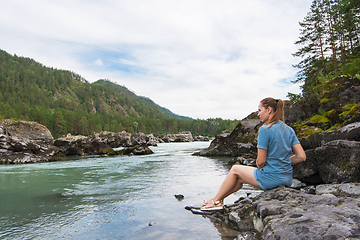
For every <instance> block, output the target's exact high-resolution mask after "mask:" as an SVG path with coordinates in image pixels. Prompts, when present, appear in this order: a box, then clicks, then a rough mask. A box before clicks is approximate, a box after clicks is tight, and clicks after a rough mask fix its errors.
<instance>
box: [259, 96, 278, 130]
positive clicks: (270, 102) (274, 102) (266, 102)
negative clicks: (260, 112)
mask: <svg viewBox="0 0 360 240" xmlns="http://www.w3.org/2000/svg"><path fill="white" fill-rule="evenodd" d="M260 103H261V104H262V105H263V107H264V108H268V107H271V108H272V110H273V111H274V115H272V116H271V117H270V118H269V119H268V120H267V121H266V122H265V123H264V125H268V124H270V123H271V125H270V126H269V127H272V126H273V125H274V124H275V123H276V122H278V121H280V120H281V117H282V120H283V121H284V102H283V100H281V99H274V98H271V97H268V98H264V99H263V100H261V101H260Z"/></svg>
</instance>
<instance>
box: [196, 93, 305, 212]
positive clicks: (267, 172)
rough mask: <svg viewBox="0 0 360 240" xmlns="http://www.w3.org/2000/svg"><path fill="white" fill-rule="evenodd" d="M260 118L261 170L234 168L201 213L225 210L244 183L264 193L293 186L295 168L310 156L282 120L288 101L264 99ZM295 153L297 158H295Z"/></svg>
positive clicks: (259, 147)
mask: <svg viewBox="0 0 360 240" xmlns="http://www.w3.org/2000/svg"><path fill="white" fill-rule="evenodd" d="M258 116H259V118H260V120H261V121H262V122H263V123H264V124H263V126H262V127H261V128H260V129H259V135H258V144H257V148H258V156H257V159H256V165H257V168H255V167H250V166H243V165H234V166H233V167H232V168H231V170H230V172H229V174H228V175H227V177H226V178H225V180H224V182H223V183H222V185H221V187H220V189H219V191H218V193H217V194H216V195H215V197H214V198H213V199H211V200H209V201H206V202H204V206H202V207H201V210H203V211H212V210H218V209H221V208H222V207H223V200H224V198H226V197H227V196H229V195H230V194H232V193H234V192H236V191H238V190H239V189H240V188H241V187H242V185H243V184H244V183H247V184H250V185H252V186H255V187H258V188H261V189H263V190H268V189H272V188H275V187H278V186H287V187H289V186H290V185H291V183H292V173H293V171H292V165H294V164H296V163H299V162H303V161H305V160H306V155H305V152H304V150H303V148H302V147H301V145H300V142H299V140H298V139H297V137H296V135H295V132H294V130H293V129H292V128H290V127H289V126H288V125H286V124H285V123H284V122H283V121H280V119H281V117H282V118H283V119H284V102H283V101H282V100H281V99H276V100H275V99H274V98H265V99H263V100H262V101H261V102H260V104H259V112H258ZM292 152H294V155H292V156H291V153H292Z"/></svg>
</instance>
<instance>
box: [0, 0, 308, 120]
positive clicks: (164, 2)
mask: <svg viewBox="0 0 360 240" xmlns="http://www.w3.org/2000/svg"><path fill="white" fill-rule="evenodd" d="M311 2H312V0H251V1H249V0H221V1H220V0H181V1H179V0H178V1H175V0H146V1H145V0H142V1H140V0H127V1H125V0H102V1H95V0H32V1H28V0H1V1H0V13H1V14H0V33H1V35H0V49H2V50H4V51H6V52H8V53H10V54H16V55H17V56H23V57H29V58H32V59H34V60H35V61H37V62H40V63H42V64H43V65H45V66H48V67H53V68H57V69H64V70H70V71H72V72H75V73H77V74H79V75H81V76H82V77H83V78H85V79H86V80H87V81H88V82H90V83H91V82H95V81H97V80H99V79H108V80H110V81H112V82H115V83H117V84H119V85H122V86H125V87H127V88H128V89H129V90H131V91H133V92H134V93H135V94H136V95H138V96H146V97H149V98H150V99H152V100H153V101H154V102H155V103H157V104H159V105H160V106H162V107H165V108H168V109H169V110H171V111H172V112H174V113H175V114H179V115H183V116H189V117H192V118H195V119H196V118H199V119H208V118H222V119H238V120H240V119H243V118H244V117H246V116H247V115H249V114H250V113H252V112H254V111H256V110H257V109H258V104H259V102H260V100H262V99H263V98H265V97H274V98H280V99H286V95H287V94H288V92H292V93H300V92H301V90H300V86H301V85H299V84H293V83H291V81H293V80H295V79H296V73H297V71H298V69H296V68H294V67H293V65H294V64H296V63H298V62H299V61H301V59H299V58H295V57H293V56H292V55H291V54H292V53H295V52H296V51H297V49H298V47H299V46H296V45H295V44H294V42H295V41H297V40H298V38H299V33H300V31H299V24H298V23H299V22H301V21H302V20H303V19H304V17H305V16H306V14H307V12H309V10H310V5H311Z"/></svg>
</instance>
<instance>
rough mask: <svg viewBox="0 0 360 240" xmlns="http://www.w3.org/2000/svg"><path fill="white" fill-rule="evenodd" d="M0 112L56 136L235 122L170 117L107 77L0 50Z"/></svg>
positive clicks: (214, 127) (198, 128)
mask: <svg viewBox="0 0 360 240" xmlns="http://www.w3.org/2000/svg"><path fill="white" fill-rule="evenodd" d="M169 112H170V111H169ZM176 116H177V115H176ZM4 118H13V119H18V120H29V121H36V122H38V123H41V124H43V125H45V126H47V127H48V128H49V130H50V131H51V132H52V134H53V136H54V137H55V138H56V137H59V136H61V135H64V134H67V133H71V134H82V135H89V134H91V133H93V132H101V131H112V132H119V131H122V130H126V131H128V132H134V131H141V132H144V133H155V134H161V133H166V132H174V133H177V132H179V131H192V133H193V134H194V135H199V134H200V135H208V136H214V135H216V134H217V133H219V132H221V131H223V130H226V129H232V128H234V126H235V125H236V123H237V121H231V120H222V119H219V118H217V119H207V120H199V119H197V120H193V121H192V120H191V119H187V120H184V119H180V118H174V116H173V117H170V116H169V115H168V114H165V113H164V112H163V111H162V109H161V108H160V107H159V106H157V105H156V104H154V103H153V102H152V101H151V100H150V101H149V100H146V99H143V98H139V97H138V96H136V95H135V94H134V93H133V92H131V91H129V90H128V89H127V88H126V87H124V86H120V85H117V84H115V83H112V82H110V81H107V80H99V81H97V82H95V83H92V84H90V83H89V82H88V81H86V80H85V79H84V78H82V77H81V76H80V75H78V74H76V73H73V72H71V71H67V70H58V69H54V68H50V67H46V66H43V65H42V64H40V63H38V62H36V61H35V60H33V59H30V58H24V57H18V56H16V55H14V56H12V55H10V54H8V53H7V52H5V51H2V50H0V119H4Z"/></svg>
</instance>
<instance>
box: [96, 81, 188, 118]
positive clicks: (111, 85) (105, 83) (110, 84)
mask: <svg viewBox="0 0 360 240" xmlns="http://www.w3.org/2000/svg"><path fill="white" fill-rule="evenodd" d="M93 84H97V85H100V86H104V87H106V88H109V89H113V90H114V91H115V92H116V93H118V94H120V95H124V96H128V97H130V98H133V100H134V99H135V98H139V99H140V100H141V101H142V104H145V105H147V106H148V107H149V108H152V109H156V108H158V109H160V110H161V112H163V113H164V114H166V115H167V116H169V117H171V118H175V119H183V120H191V121H192V120H194V119H193V118H191V117H185V116H180V115H177V114H175V113H173V112H172V111H170V110H169V109H167V108H164V107H161V106H159V105H158V104H156V103H155V102H154V101H153V100H151V99H150V98H148V97H144V96H137V95H135V93H133V92H131V91H130V90H128V89H127V88H126V87H125V86H120V85H118V84H117V83H114V82H111V81H110V80H107V79H100V80H98V81H96V82H94V83H93ZM143 101H145V102H146V103H149V104H150V105H148V104H146V103H145V102H143Z"/></svg>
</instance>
